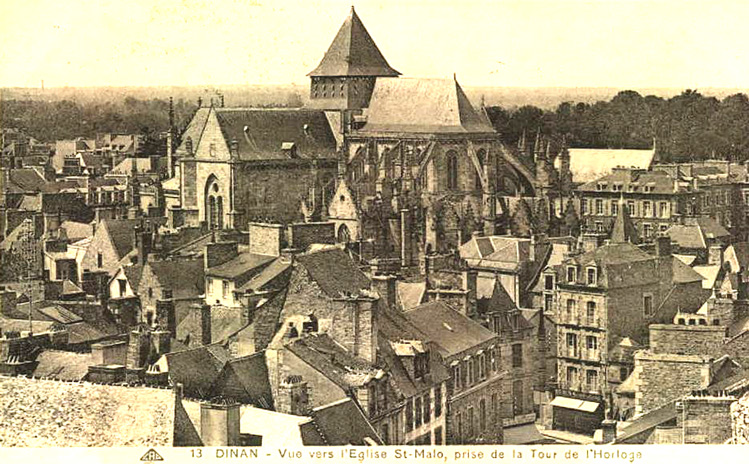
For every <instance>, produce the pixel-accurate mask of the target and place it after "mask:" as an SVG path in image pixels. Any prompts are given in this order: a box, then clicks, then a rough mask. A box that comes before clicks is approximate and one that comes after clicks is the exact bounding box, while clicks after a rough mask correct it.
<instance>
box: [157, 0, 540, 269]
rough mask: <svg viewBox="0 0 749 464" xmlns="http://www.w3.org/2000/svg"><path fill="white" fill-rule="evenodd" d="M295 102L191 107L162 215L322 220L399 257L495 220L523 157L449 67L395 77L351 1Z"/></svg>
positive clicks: (519, 181) (217, 222)
mask: <svg viewBox="0 0 749 464" xmlns="http://www.w3.org/2000/svg"><path fill="white" fill-rule="evenodd" d="M309 77H310V93H309V102H308V103H307V104H306V105H305V106H304V107H303V108H293V109H290V108H283V109H260V108H250V109H248V108H243V109H240V108H224V107H214V106H211V107H208V108H200V109H199V110H198V111H197V112H196V114H195V116H194V118H193V120H192V121H191V122H190V124H189V126H188V127H187V129H186V131H185V133H184V134H182V141H181V143H180V145H179V146H178V147H177V149H176V150H174V152H173V153H170V154H169V156H170V159H171V162H170V165H171V166H173V169H172V170H173V172H174V174H173V177H172V178H170V179H169V180H167V181H165V182H164V184H163V190H164V195H165V199H166V205H167V208H168V214H169V219H170V225H172V226H173V227H178V226H180V225H197V224H201V223H203V224H205V225H207V226H208V227H209V228H235V229H240V230H245V229H246V227H247V222H248V221H267V222H277V223H290V222H294V221H319V220H327V221H331V222H333V223H335V231H336V236H337V238H338V241H339V242H346V243H351V242H359V243H360V244H361V243H369V244H376V245H372V246H373V247H375V246H376V249H373V254H374V255H376V256H379V257H389V258H399V259H400V260H401V261H402V264H403V265H405V266H409V265H412V264H413V263H414V260H415V258H416V257H417V256H419V254H422V253H428V252H430V251H446V250H449V249H454V248H456V247H457V246H459V245H460V244H461V243H462V242H464V241H466V240H468V238H469V237H470V235H471V234H472V233H473V232H474V231H481V232H482V233H485V234H495V233H500V232H504V230H506V228H505V229H502V228H499V229H498V218H499V212H498V208H499V209H502V205H503V203H502V200H501V198H504V197H510V196H512V197H516V196H534V195H535V192H536V191H537V190H539V189H538V185H537V179H536V175H537V172H536V169H535V168H534V166H533V165H532V163H530V164H529V163H527V162H524V161H523V160H522V159H520V156H518V151H517V150H515V149H514V147H513V149H509V148H508V147H507V146H505V145H504V144H503V143H502V142H501V141H500V136H499V134H498V133H497V132H496V131H495V130H494V128H493V127H492V124H491V122H490V121H489V118H488V116H487V114H486V111H485V109H484V108H483V105H482V106H481V107H478V108H476V107H474V106H473V105H472V104H471V102H470V101H469V99H468V97H467V96H466V94H465V92H464V91H463V89H462V88H461V86H460V84H459V83H458V82H457V80H456V79H455V77H453V78H448V79H422V78H408V77H400V73H399V72H398V71H396V70H395V69H394V68H393V67H391V66H390V64H389V63H388V62H387V60H386V59H385V57H384V56H383V54H382V53H381V52H380V50H379V48H378V47H377V45H376V44H375V42H374V40H373V39H372V37H371V36H370V35H369V33H368V32H367V30H366V28H365V27H364V24H363V23H362V21H361V19H360V18H359V16H358V15H357V14H356V12H355V11H354V9H353V7H352V9H351V12H350V14H349V15H348V17H347V18H346V20H345V21H344V23H343V25H342V26H341V28H340V30H339V31H338V33H337V34H336V36H335V38H334V39H333V41H332V43H331V45H330V47H329V48H328V50H327V52H326V53H325V55H324V56H323V58H322V60H321V61H320V64H319V65H318V66H317V67H316V68H315V69H314V70H312V71H311V72H310V73H309Z"/></svg>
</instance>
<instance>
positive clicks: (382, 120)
mask: <svg viewBox="0 0 749 464" xmlns="http://www.w3.org/2000/svg"><path fill="white" fill-rule="evenodd" d="M358 132H360V133H362V134H367V133H383V132H389V133H418V134H469V133H476V134H496V132H495V131H494V128H493V127H491V126H490V125H487V123H486V122H485V121H484V119H483V118H481V116H480V115H479V113H478V112H477V111H476V110H475V109H474V108H473V106H472V105H471V102H470V101H469V100H468V97H467V96H466V94H465V93H464V92H463V89H462V88H461V87H460V85H459V84H458V82H457V81H456V80H454V79H422V78H400V79H378V80H377V82H376V83H375V87H374V91H373V92H372V98H371V100H370V102H369V110H368V112H367V122H366V124H365V125H364V127H362V128H361V129H360V130H359V131H358Z"/></svg>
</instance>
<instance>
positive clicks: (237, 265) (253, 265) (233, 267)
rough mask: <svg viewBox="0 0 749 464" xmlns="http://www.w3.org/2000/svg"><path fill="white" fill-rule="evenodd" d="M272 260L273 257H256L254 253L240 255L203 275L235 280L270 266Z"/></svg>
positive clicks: (211, 268) (209, 269)
mask: <svg viewBox="0 0 749 464" xmlns="http://www.w3.org/2000/svg"><path fill="white" fill-rule="evenodd" d="M274 259H275V258H274V257H273V256H267V255H258V254H255V253H240V254H238V255H237V256H236V257H235V258H234V259H232V260H230V261H227V262H225V263H223V264H219V265H218V266H213V267H210V268H208V269H207V270H206V271H205V274H206V275H208V276H212V277H222V278H226V279H237V278H240V277H242V276H243V275H245V274H247V273H248V272H253V271H256V270H260V269H262V268H263V267H265V266H267V265H268V264H270V263H271V262H272V261H273V260H274Z"/></svg>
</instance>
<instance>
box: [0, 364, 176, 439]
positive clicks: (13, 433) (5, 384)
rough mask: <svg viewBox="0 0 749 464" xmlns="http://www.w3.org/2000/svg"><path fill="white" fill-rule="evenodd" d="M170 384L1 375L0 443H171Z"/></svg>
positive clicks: (172, 415)
mask: <svg viewBox="0 0 749 464" xmlns="http://www.w3.org/2000/svg"><path fill="white" fill-rule="evenodd" d="M174 405H175V401H174V393H173V392H172V391H171V390H160V389H152V388H129V387H119V386H114V385H94V384H89V383H77V382H75V383H69V382H60V381H53V380H48V381H45V380H38V379H27V378H23V377H3V376H0V446H25V447H57V446H66V447H67V446H79V447H90V446H107V447H111V446H138V447H143V448H148V447H155V446H171V445H172V443H173V440H174V435H175V430H174Z"/></svg>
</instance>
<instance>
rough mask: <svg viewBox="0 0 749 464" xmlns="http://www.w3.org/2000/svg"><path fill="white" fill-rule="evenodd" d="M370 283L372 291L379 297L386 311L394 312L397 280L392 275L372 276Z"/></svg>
mask: <svg viewBox="0 0 749 464" xmlns="http://www.w3.org/2000/svg"><path fill="white" fill-rule="evenodd" d="M371 282H372V283H371V288H372V291H374V292H377V294H378V295H380V301H382V302H383V303H385V305H386V306H387V309H389V310H391V311H395V309H396V292H397V290H396V282H397V278H396V277H395V276H394V275H374V276H372V281H371Z"/></svg>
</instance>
